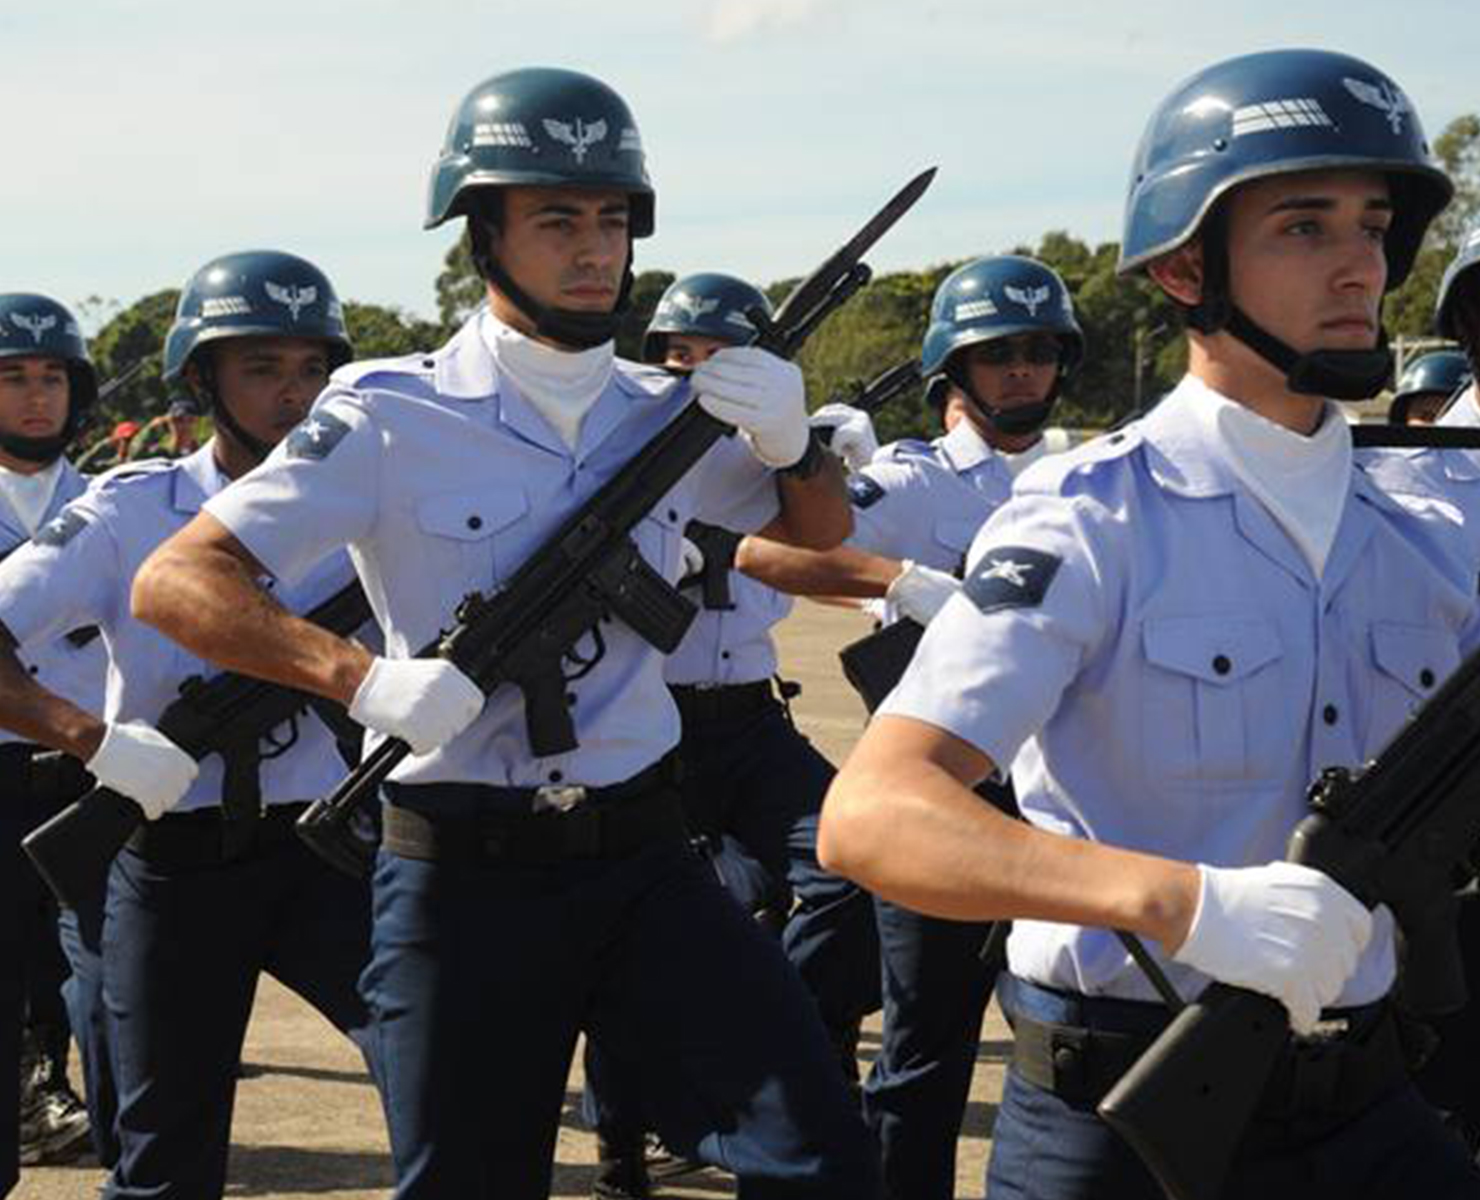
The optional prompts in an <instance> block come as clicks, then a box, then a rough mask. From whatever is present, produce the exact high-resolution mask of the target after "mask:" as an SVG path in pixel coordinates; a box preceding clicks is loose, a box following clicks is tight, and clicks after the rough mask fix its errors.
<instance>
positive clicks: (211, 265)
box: [164, 250, 354, 382]
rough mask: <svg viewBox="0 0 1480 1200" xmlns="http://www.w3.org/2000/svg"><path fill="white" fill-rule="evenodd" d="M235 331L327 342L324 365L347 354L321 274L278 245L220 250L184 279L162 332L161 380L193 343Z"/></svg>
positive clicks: (337, 311)
mask: <svg viewBox="0 0 1480 1200" xmlns="http://www.w3.org/2000/svg"><path fill="white" fill-rule="evenodd" d="M243 337H297V338H316V339H318V340H320V341H323V342H327V343H328V350H329V367H330V369H331V370H332V369H333V368H335V367H338V366H342V365H344V364H345V363H347V362H348V361H349V360H350V358H351V357H352V356H353V353H354V351H353V347H352V346H351V345H350V340H349V333H348V332H347V331H346V330H345V327H344V308H343V306H342V305H341V304H340V303H339V297H338V296H337V295H336V294H335V292H334V285H333V284H331V283H330V282H329V277H328V276H327V275H325V274H324V273H323V272H322V271H320V270H319V269H318V267H316V266H314V265H313V263H311V262H309V261H308V260H307V259H302V258H298V257H297V256H296V255H293V254H284V253H283V252H281V251H279V250H247V251H244V252H242V253H240V254H226V255H223V256H222V257H220V258H217V259H213V260H212V261H210V262H208V263H206V265H205V266H203V267H202V268H201V269H200V270H199V271H197V272H196V273H195V274H194V275H193V276H192V277H191V279H190V282H189V283H187V284H186V285H185V290H184V291H183V292H181V293H180V303H179V304H178V306H177V307H176V309H175V323H174V324H173V325H171V326H170V331H169V334H168V336H167V337H166V338H165V343H164V378H165V380H166V381H167V382H172V381H174V380H176V379H178V378H179V377H180V374H181V372H183V371H184V370H185V364H186V363H188V362H189V361H190V358H191V356H192V355H193V354H194V353H195V352H196V351H197V350H198V349H200V347H202V346H205V345H209V344H210V343H212V342H220V341H225V340H227V339H229V338H243Z"/></svg>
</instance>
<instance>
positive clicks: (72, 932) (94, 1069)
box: [58, 897, 118, 1167]
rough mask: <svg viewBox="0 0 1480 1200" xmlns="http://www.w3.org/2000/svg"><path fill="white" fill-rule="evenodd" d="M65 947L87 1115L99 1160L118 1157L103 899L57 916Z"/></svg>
mask: <svg viewBox="0 0 1480 1200" xmlns="http://www.w3.org/2000/svg"><path fill="white" fill-rule="evenodd" d="M58 927H59V929H60V931H61V940H62V950H63V952H64V953H65V954H66V956H67V961H68V963H70V964H71V967H72V974H71V976H70V977H69V978H68V979H67V982H66V983H65V984H63V985H62V999H63V1000H65V1001H66V1005H67V1016H68V1023H69V1024H70V1025H71V1028H72V1036H73V1037H74V1038H75V1039H76V1041H77V1053H78V1058H79V1059H80V1060H81V1063H82V1082H83V1089H84V1091H85V1093H86V1099H87V1115H88V1120H89V1122H90V1124H91V1127H92V1144H93V1149H94V1150H95V1151H96V1152H97V1156H98V1161H99V1162H100V1163H102V1165H103V1166H105V1167H112V1166H113V1164H114V1163H116V1162H117V1161H118V1131H117V1129H116V1128H115V1126H116V1124H117V1121H118V1083H117V1080H116V1079H115V1077H114V1073H113V1056H112V1052H111V1050H110V1049H109V1042H108V1012H107V1009H106V1008H105V1007H104V1005H103V908H102V899H101V897H100V898H99V903H98V904H97V906H95V907H91V908H89V909H88V911H86V912H78V911H76V910H75V909H70V908H64V909H62V911H61V916H60V918H59V919H58Z"/></svg>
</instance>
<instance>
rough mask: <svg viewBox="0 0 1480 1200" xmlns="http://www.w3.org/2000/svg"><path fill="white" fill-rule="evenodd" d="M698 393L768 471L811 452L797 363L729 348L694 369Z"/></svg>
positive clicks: (747, 349) (762, 352) (744, 348)
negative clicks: (808, 451)
mask: <svg viewBox="0 0 1480 1200" xmlns="http://www.w3.org/2000/svg"><path fill="white" fill-rule="evenodd" d="M693 385H694V392H695V393H696V394H697V395H698V397H699V403H700V404H701V405H702V406H703V407H704V411H705V412H707V413H709V415H710V416H713V417H718V418H719V419H720V420H721V421H724V422H725V423H726V424H729V425H733V426H735V428H736V429H738V430H740V433H741V435H742V436H743V437H744V438H745V440H746V441H747V442H749V443H750V448H751V450H752V451H754V452H755V456H756V457H757V458H758V459H760V460H761V462H763V463H765V464H766V466H768V467H789V466H791V465H792V464H793V463H795V462H797V461H798V460H799V459H800V458H801V457H802V455H803V454H805V453H806V452H807V436H808V430H807V391H806V388H805V387H804V386H803V385H802V372H801V370H800V369H799V368H798V367H797V365H796V364H795V363H789V362H787V361H786V360H785V359H784V358H777V357H776V356H775V355H774V354H770V353H767V352H766V351H765V350H760V349H757V348H756V347H754V346H726V347H725V348H724V349H723V350H716V351H715V352H714V353H713V354H711V355H710V356H709V357H708V358H707V359H705V360H704V361H703V362H702V363H700V364H699V365H698V366H697V367H695V368H694V375H693Z"/></svg>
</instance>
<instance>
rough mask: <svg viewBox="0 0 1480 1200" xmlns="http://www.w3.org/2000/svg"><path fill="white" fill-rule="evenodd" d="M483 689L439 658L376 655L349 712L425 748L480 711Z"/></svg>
mask: <svg viewBox="0 0 1480 1200" xmlns="http://www.w3.org/2000/svg"><path fill="white" fill-rule="evenodd" d="M483 700H484V696H483V691H482V689H481V688H479V686H478V685H477V684H476V683H474V682H473V681H472V680H471V679H469V678H468V677H467V676H466V675H464V674H463V673H462V672H461V671H460V670H458V668H457V667H455V666H453V665H452V663H450V662H448V661H447V660H446V659H444V658H375V659H372V660H371V662H370V670H369V671H367V672H366V673H365V678H364V679H363V680H362V681H361V682H360V686H359V688H358V689H357V690H356V691H355V698H354V699H353V700H352V701H350V706H349V715H350V716H351V717H353V718H354V719H355V720H356V721H358V722H359V723H360V724H361V725H365V726H368V727H369V728H371V729H374V730H375V731H377V732H378V733H388V734H390V735H391V736H392V737H398V738H400V739H401V740H402V741H403V742H405V743H406V744H407V745H409V746H410V747H411V752H412V753H413V754H430V753H431V752H432V751H433V750H435V749H437V748H438V747H439V746H445V745H446V744H447V743H448V742H450V741H451V740H452V739H453V738H455V737H456V736H457V735H458V734H460V733H461V732H462V731H463V730H464V729H466V728H467V727H468V726H469V725H471V724H472V723H473V722H474V721H475V720H476V719H477V717H478V714H479V713H480V712H482V711H483Z"/></svg>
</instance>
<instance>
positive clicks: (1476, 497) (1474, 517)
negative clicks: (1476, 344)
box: [1359, 385, 1480, 567]
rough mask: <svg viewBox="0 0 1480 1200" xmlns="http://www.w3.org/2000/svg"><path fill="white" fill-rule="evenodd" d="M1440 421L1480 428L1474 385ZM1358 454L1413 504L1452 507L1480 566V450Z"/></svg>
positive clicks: (1373, 472)
mask: <svg viewBox="0 0 1480 1200" xmlns="http://www.w3.org/2000/svg"><path fill="white" fill-rule="evenodd" d="M1437 424H1438V425H1440V426H1445V427H1448V428H1451V429H1474V428H1477V427H1480V406H1477V403H1476V393H1475V387H1474V385H1471V386H1470V387H1468V388H1466V389H1465V391H1464V393H1463V394H1462V395H1461V396H1460V397H1459V399H1458V400H1456V401H1455V402H1454V404H1453V405H1451V406H1450V409H1449V411H1448V412H1446V413H1445V414H1444V416H1443V417H1441V418H1440V419H1439V421H1438V422H1437ZM1359 459H1360V461H1361V463H1362V465H1363V467H1364V469H1365V470H1366V471H1367V473H1368V474H1369V475H1370V476H1372V478H1373V479H1375V480H1377V482H1378V483H1379V484H1380V485H1381V486H1382V487H1383V488H1384V489H1385V490H1387V491H1389V492H1391V493H1392V494H1393V495H1395V496H1397V497H1398V498H1399V499H1400V500H1402V501H1403V502H1404V503H1405V504H1407V505H1409V506H1410V507H1415V508H1417V509H1419V510H1420V511H1428V510H1430V509H1435V510H1438V511H1439V512H1441V513H1443V512H1450V511H1452V513H1453V515H1454V517H1455V518H1456V519H1457V520H1459V522H1460V524H1461V526H1462V527H1463V530H1464V538H1465V546H1466V549H1467V555H1468V557H1467V561H1468V563H1469V565H1470V566H1472V567H1480V450H1440V449H1422V450H1421V449H1402V450H1378V451H1364V452H1362V453H1361V454H1360V455H1359Z"/></svg>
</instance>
